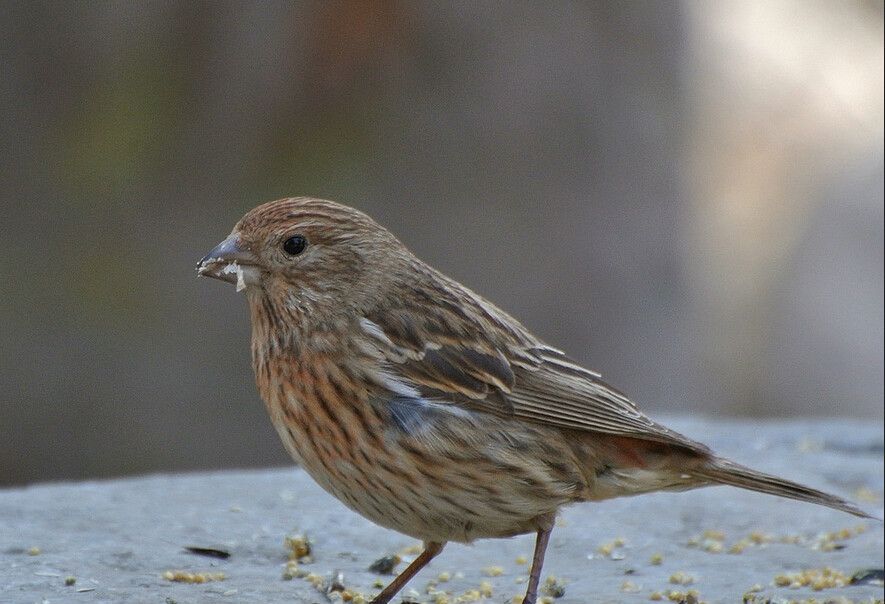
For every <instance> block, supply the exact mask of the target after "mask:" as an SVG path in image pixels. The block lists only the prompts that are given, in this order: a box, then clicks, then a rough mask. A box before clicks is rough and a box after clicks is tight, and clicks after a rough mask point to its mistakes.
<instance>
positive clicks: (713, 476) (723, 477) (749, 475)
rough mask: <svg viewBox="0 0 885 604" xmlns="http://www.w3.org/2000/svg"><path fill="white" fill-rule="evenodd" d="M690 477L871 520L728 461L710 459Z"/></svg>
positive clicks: (839, 502)
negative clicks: (819, 506) (813, 504)
mask: <svg viewBox="0 0 885 604" xmlns="http://www.w3.org/2000/svg"><path fill="white" fill-rule="evenodd" d="M692 474H693V475H695V476H697V477H699V478H702V479H705V480H709V481H711V482H713V483H717V484H724V485H729V486H733V487H740V488H742V489H749V490H751V491H758V492H759V493H767V494H769V495H777V496H778V497H786V498H788V499H796V500H799V501H807V502H809V503H816V504H818V505H824V506H827V507H829V508H833V509H835V510H841V511H843V512H848V513H849V514H853V515H855V516H859V517H861V518H874V517H873V516H870V515H869V514H867V513H866V512H864V511H863V510H862V509H860V508H859V507H857V506H856V505H854V504H853V503H851V502H850V501H846V500H845V499H842V498H841V497H837V496H836V495H830V494H829V493H824V492H823V491H818V490H817V489H812V488H810V487H806V486H803V485H801V484H798V483H796V482H791V481H789V480H785V479H783V478H778V477H777V476H772V475H770V474H764V473H762V472H757V471H756V470H752V469H750V468H747V467H744V466H741V465H739V464H736V463H734V462H732V461H729V460H727V459H721V458H720V459H713V460H711V461H710V463H709V465H705V466H703V467H701V468H698V469H696V470H693V471H692Z"/></svg>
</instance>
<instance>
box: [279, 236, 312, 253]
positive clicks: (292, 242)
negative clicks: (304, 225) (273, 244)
mask: <svg viewBox="0 0 885 604" xmlns="http://www.w3.org/2000/svg"><path fill="white" fill-rule="evenodd" d="M306 247H307V239H305V238H304V236H303V235H292V236H291V237H289V238H288V239H286V240H285V241H284V242H283V251H284V252H286V253H287V254H289V255H290V256H297V255H298V254H300V253H301V252H303V251H304V248H306Z"/></svg>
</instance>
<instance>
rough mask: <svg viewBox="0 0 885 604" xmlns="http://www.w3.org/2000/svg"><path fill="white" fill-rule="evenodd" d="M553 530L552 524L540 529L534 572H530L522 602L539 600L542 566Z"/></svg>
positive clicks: (536, 540) (532, 603) (526, 603)
mask: <svg viewBox="0 0 885 604" xmlns="http://www.w3.org/2000/svg"><path fill="white" fill-rule="evenodd" d="M552 532H553V527H552V526H548V527H545V528H541V529H538V537H537V539H535V555H534V556H532V572H531V573H530V574H529V585H528V588H526V590H525V597H524V598H523V599H522V604H535V602H537V600H538V584H539V583H540V582H541V568H542V567H543V566H544V554H545V553H546V552H547V543H549V541H550V533H552Z"/></svg>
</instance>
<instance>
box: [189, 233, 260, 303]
mask: <svg viewBox="0 0 885 604" xmlns="http://www.w3.org/2000/svg"><path fill="white" fill-rule="evenodd" d="M257 263H258V259H257V258H256V257H255V255H254V254H252V253H251V252H249V251H248V250H246V249H244V248H243V247H242V245H241V244H240V240H239V238H238V237H237V236H236V235H235V234H234V235H231V236H230V237H228V238H227V239H225V240H224V241H222V242H221V243H219V244H218V245H216V246H215V248H213V250H212V251H211V252H209V253H208V254H206V255H205V256H203V259H202V260H200V262H198V263H197V275H199V276H200V277H212V278H213V279H220V280H221V281H227V282H228V283H236V284H237V291H242V290H243V289H245V288H246V286H247V285H251V284H252V283H254V282H255V281H257V277H258V267H257Z"/></svg>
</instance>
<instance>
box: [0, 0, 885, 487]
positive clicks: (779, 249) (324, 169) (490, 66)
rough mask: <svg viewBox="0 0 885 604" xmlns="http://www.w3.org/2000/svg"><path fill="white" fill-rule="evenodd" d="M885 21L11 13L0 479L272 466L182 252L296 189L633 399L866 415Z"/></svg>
mask: <svg viewBox="0 0 885 604" xmlns="http://www.w3.org/2000/svg"><path fill="white" fill-rule="evenodd" d="M882 14H883V13H882V2H881V1H878V2H876V1H848V2H839V3H827V2H817V1H806V0H784V1H776V2H761V1H756V0H753V1H747V2H737V1H734V2H714V1H704V2H701V1H698V2H611V3H605V2H568V3H566V2H555V3H546V2H544V3H527V2H526V3H523V2H518V3H516V2H500V3H499V2H460V3H453V4H448V3H439V2H412V1H408V2H406V1H403V2H385V3H382V4H375V3H366V2H353V3H338V2H319V1H318V2H303V3H289V2H156V1H146V2H138V3H134V2H71V3H67V2H31V1H28V2H25V1H21V2H15V1H9V0H2V1H0V22H2V23H3V32H4V33H3V36H2V39H0V69H2V73H0V158H2V159H0V162H2V163H0V165H2V172H0V174H2V176H0V177H2V187H0V195H2V214H0V227H2V237H0V254H2V263H0V283H2V284H3V285H2V296H0V321H2V324H0V330H2V335H0V347H2V348H0V363H2V371H0V483H21V482H28V481H36V480H49V479H62V478H82V477H95V476H106V475H119V474H129V473H138V472H148V471H159V470H185V469H192V468H217V467H233V466H256V465H269V464H284V463H289V462H288V459H287V457H286V455H285V454H284V452H283V450H282V447H281V446H280V445H279V444H278V441H277V437H276V434H275V433H274V431H273V430H272V428H271V427H270V423H269V421H268V420H267V418H266V416H265V413H264V409H263V406H262V404H261V402H260V400H259V398H258V396H257V394H256V391H255V388H254V385H253V381H252V373H251V368H250V361H249V326H248V317H247V312H246V307H245V302H244V300H243V299H242V298H241V297H239V296H238V295H237V294H235V293H234V291H233V288H231V287H225V286H224V285H223V284H220V283H217V282H214V281H208V280H199V281H198V280H197V279H196V277H195V273H194V266H195V263H196V261H197V260H198V259H199V258H200V257H201V256H202V255H203V254H204V253H205V252H207V251H208V250H209V249H210V248H211V247H212V246H214V245H215V244H216V243H217V242H218V241H219V240H221V239H222V238H223V237H224V236H225V235H226V234H227V233H228V232H229V231H230V229H231V227H232V225H233V224H234V222H235V221H236V220H237V219H238V218H239V217H240V216H241V215H242V214H243V213H245V212H246V211H247V210H248V209H249V208H251V207H253V206H255V205H257V204H258V203H260V202H264V201H267V200H270V199H274V198H279V197H284V196H290V195H314V196H321V197H327V198H331V199H335V200H339V201H343V202H346V203H349V204H351V205H354V206H356V207H359V208H361V209H363V210H365V211H367V212H368V213H370V214H371V215H373V216H374V217H375V218H376V219H377V220H378V221H379V222H381V223H382V224H384V225H386V226H388V227H390V228H391V229H392V230H393V231H394V232H395V233H397V234H398V235H399V236H400V238H401V239H402V240H403V241H404V242H405V243H406V244H407V245H408V246H409V247H411V248H412V249H413V251H415V252H416V253H417V254H418V255H419V256H420V257H422V258H423V259H425V260H427V261H428V262H430V263H431V264H433V265H435V266H437V267H438V268H440V269H442V270H443V271H444V272H446V273H448V274H450V275H452V276H453V277H455V278H457V279H459V280H461V281H463V282H464V283H466V284H467V285H468V286H470V287H472V288H474V289H476V290H477V291H479V292H480V293H482V294H484V295H486V296H487V297H489V298H491V299H492V300H494V301H495V302H496V303H497V304H499V305H500V306H502V307H503V308H505V309H507V310H509V311H510V312H512V313H513V314H514V315H515V316H517V317H518V318H520V319H521V320H522V321H523V322H524V323H526V324H527V325H528V326H529V327H530V328H532V329H533V330H535V331H536V332H537V333H538V334H540V335H541V336H542V337H544V338H545V339H547V340H548V341H549V342H551V343H552V344H554V345H557V346H559V347H561V348H564V349H565V350H566V351H568V352H569V353H570V354H571V355H572V356H574V357H576V358H577V359H578V360H580V361H582V362H584V363H586V364H588V365H589V366H591V367H593V368H595V369H597V370H599V371H601V372H602V373H603V374H604V375H605V377H606V378H607V379H608V380H609V381H610V382H612V383H613V384H616V385H618V386H620V387H621V388H622V389H624V390H626V391H627V392H628V393H629V394H631V395H632V396H633V397H634V398H635V399H636V400H637V401H638V402H639V403H640V405H642V406H643V407H644V408H646V409H648V410H649V411H650V412H651V413H652V414H653V415H661V414H678V413H690V414H704V415H711V416H753V417H757V416H812V415H817V416H852V417H857V416H860V417H868V418H871V419H873V420H875V421H881V418H882V402H883V365H882V363H883V352H882V351H883V260H882V257H883V212H882V198H883V188H882V181H883V92H882V90H883V80H882V71H883V69H882V68H883V44H882V39H883V28H882V23H883V17H882ZM693 436H695V437H698V438H703V435H701V434H698V435H693Z"/></svg>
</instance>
